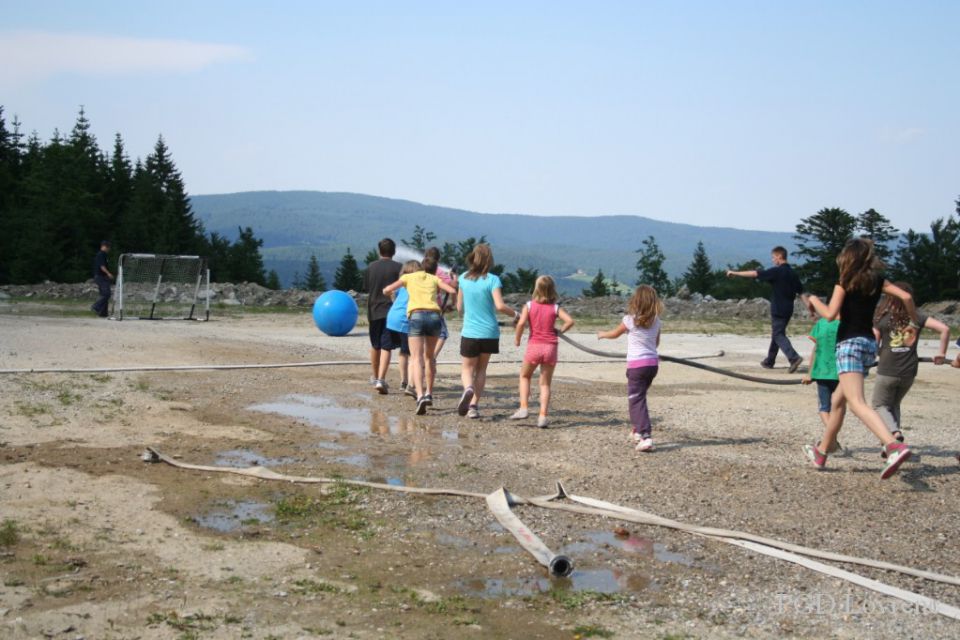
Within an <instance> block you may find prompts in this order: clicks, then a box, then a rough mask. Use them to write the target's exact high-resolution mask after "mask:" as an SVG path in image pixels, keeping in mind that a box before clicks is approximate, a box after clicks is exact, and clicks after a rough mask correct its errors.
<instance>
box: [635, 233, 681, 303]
mask: <svg viewBox="0 0 960 640" xmlns="http://www.w3.org/2000/svg"><path fill="white" fill-rule="evenodd" d="M642 244H643V247H641V248H640V249H637V253H639V254H640V258H639V259H638V260H637V284H638V285H640V284H648V285H650V286H651V287H653V288H654V289H656V290H657V294H658V295H659V296H660V297H661V298H666V297H668V296H672V295H673V293H674V291H673V282H672V281H671V280H670V277H669V276H668V275H667V272H666V271H664V269H663V263H664V261H665V260H666V256H664V255H663V251H661V250H660V246H659V245H658V244H657V240H656V238H654V237H653V236H648V237H647V239H646V240H644V241H643V243H642Z"/></svg>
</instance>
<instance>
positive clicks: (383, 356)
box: [377, 349, 392, 380]
mask: <svg viewBox="0 0 960 640" xmlns="http://www.w3.org/2000/svg"><path fill="white" fill-rule="evenodd" d="M379 353H380V363H379V367H378V368H377V379H378V380H386V379H387V372H388V371H390V354H391V353H392V352H391V351H390V350H389V349H380V352H379Z"/></svg>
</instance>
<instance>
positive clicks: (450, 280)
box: [423, 247, 457, 389]
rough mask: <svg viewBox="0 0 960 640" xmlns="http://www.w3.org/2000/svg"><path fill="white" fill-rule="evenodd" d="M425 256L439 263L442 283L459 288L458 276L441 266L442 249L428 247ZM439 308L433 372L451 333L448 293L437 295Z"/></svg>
mask: <svg viewBox="0 0 960 640" xmlns="http://www.w3.org/2000/svg"><path fill="white" fill-rule="evenodd" d="M423 255H424V256H430V257H431V258H433V259H434V260H436V261H437V277H438V278H440V280H441V281H442V282H445V283H447V284H448V285H450V286H451V287H456V286H457V280H456V276H455V275H454V273H453V272H452V271H450V270H449V269H447V268H445V267H443V266H441V265H440V249H438V248H436V247H427V250H426V251H424V252H423ZM437 306H439V307H440V337H439V338H438V339H437V346H436V347H435V348H434V350H433V354H432V355H431V357H432V358H433V371H434V373H436V371H437V358H439V357H440V352H441V351H442V350H443V345H445V344H446V343H447V338H449V337H450V332H449V331H448V330H447V319H446V317H445V316H444V314H445V313H446V312H447V311H450V310H451V309H453V305H452V304H450V294H448V293H447V292H446V291H443V292H438V293H437ZM430 388H431V389H432V388H433V381H432V380H431V381H430Z"/></svg>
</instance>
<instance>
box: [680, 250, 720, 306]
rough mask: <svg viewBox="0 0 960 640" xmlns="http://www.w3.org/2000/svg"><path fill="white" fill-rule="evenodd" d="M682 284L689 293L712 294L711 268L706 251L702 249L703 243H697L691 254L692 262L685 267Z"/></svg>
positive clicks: (712, 275) (712, 276)
mask: <svg viewBox="0 0 960 640" xmlns="http://www.w3.org/2000/svg"><path fill="white" fill-rule="evenodd" d="M683 282H684V284H686V285H687V289H688V290H689V291H690V292H691V293H699V294H702V295H707V294H709V293H712V290H713V283H714V273H713V267H712V266H711V265H710V258H708V257H707V251H706V249H704V248H703V242H702V241H701V242H698V243H697V248H696V250H694V252H693V262H691V263H690V266H689V267H687V271H686V272H685V273H684V274H683Z"/></svg>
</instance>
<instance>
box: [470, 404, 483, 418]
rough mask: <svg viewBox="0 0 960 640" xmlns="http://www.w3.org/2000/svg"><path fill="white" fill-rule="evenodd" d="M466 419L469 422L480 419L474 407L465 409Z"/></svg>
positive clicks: (478, 412)
mask: <svg viewBox="0 0 960 640" xmlns="http://www.w3.org/2000/svg"><path fill="white" fill-rule="evenodd" d="M467 417H468V418H470V419H471V420H476V419H477V418H479V417H480V410H479V409H477V406H476V405H470V408H469V409H467Z"/></svg>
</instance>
